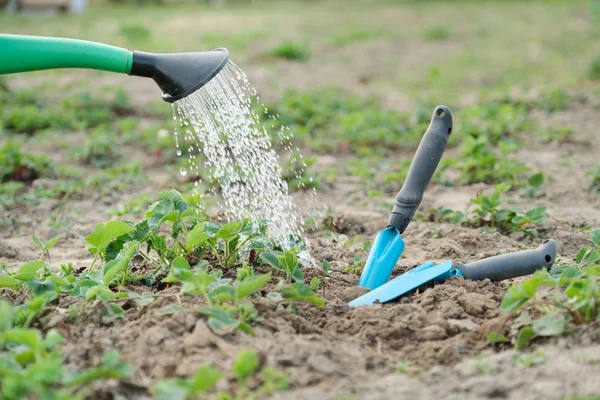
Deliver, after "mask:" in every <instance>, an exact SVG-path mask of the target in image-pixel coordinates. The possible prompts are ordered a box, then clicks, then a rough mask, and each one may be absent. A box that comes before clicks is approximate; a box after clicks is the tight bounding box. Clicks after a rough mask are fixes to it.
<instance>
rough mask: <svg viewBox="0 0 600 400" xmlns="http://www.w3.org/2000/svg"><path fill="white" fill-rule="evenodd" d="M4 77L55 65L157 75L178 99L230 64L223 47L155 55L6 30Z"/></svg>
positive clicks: (0, 43) (1, 45)
mask: <svg viewBox="0 0 600 400" xmlns="http://www.w3.org/2000/svg"><path fill="white" fill-rule="evenodd" d="M0 54H1V55H2V62H0V75H1V74H11V73H16V72H27V71H39V70H46V69H55V68H87V69H97V70H103V71H112V72H120V73H126V74H129V75H134V76H141V77H146V78H152V79H153V80H154V81H155V82H156V83H157V84H158V86H159V88H160V89H161V90H162V92H163V96H162V98H163V100H165V101H167V102H169V103H173V102H175V101H177V100H179V99H181V98H184V97H186V96H188V95H189V94H191V93H193V92H195V91H196V90H198V89H200V88H201V87H202V86H204V85H206V84H207V83H208V82H209V81H210V80H211V79H212V78H214V77H215V76H216V75H217V74H218V73H219V72H220V71H221V70H222V69H223V67H225V65H226V64H227V61H228V60H229V52H228V51H227V49H224V48H219V49H215V50H212V51H205V52H198V53H171V54H168V53H167V54H155V53H145V52H142V51H129V50H127V49H123V48H120V47H114V46H109V45H106V44H101V43H95V42H88V41H84V40H76V39H66V38H55V37H43V36H23V35H8V34H0Z"/></svg>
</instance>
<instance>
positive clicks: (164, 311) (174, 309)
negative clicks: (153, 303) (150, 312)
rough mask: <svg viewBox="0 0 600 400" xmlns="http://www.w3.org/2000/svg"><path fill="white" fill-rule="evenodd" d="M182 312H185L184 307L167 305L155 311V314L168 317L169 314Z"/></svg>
mask: <svg viewBox="0 0 600 400" xmlns="http://www.w3.org/2000/svg"><path fill="white" fill-rule="evenodd" d="M182 311H185V307H182V306H179V305H177V304H169V305H168V306H164V307H162V308H160V309H158V310H156V314H158V315H170V314H177V313H180V312H182Z"/></svg>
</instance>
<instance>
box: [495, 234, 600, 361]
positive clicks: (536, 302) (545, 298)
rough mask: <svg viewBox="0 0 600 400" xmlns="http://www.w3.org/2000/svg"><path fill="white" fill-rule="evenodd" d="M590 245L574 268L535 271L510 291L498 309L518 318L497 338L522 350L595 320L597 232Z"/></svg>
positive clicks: (598, 301)
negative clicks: (507, 339)
mask: <svg viewBox="0 0 600 400" xmlns="http://www.w3.org/2000/svg"><path fill="white" fill-rule="evenodd" d="M590 241H591V243H592V246H584V247H582V248H581V249H580V250H579V252H578V253H577V257H576V259H575V263H574V264H569V265H560V266H558V267H555V268H554V269H552V270H551V271H547V270H540V271H537V272H536V273H535V274H533V276H532V277H531V278H529V279H527V280H526V281H525V282H523V283H516V284H513V285H512V286H511V287H510V288H509V290H508V291H507V292H506V295H505V296H504V298H503V299H502V303H501V305H500V306H501V308H502V311H504V312H507V313H514V314H515V315H516V316H517V317H516V318H514V319H513V322H512V324H511V325H510V326H509V327H507V328H505V330H506V331H507V332H506V333H507V335H504V334H501V333H496V335H498V337H503V338H506V337H507V336H508V337H510V338H512V340H513V342H514V344H515V347H516V348H517V349H523V348H525V347H526V346H527V345H528V343H530V342H531V340H532V339H534V338H536V337H548V336H560V335H562V334H563V333H565V332H568V331H570V330H571V329H572V328H573V327H574V326H575V325H579V324H587V323H594V322H596V321H597V320H598V317H599V316H600V286H599V280H600V230H596V231H593V232H591V233H590ZM548 289H550V290H548ZM502 341H505V340H502ZM522 361H523V362H525V361H524V360H522Z"/></svg>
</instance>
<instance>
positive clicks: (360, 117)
mask: <svg viewBox="0 0 600 400" xmlns="http://www.w3.org/2000/svg"><path fill="white" fill-rule="evenodd" d="M262 111H263V110H260V111H257V112H258V114H259V115H261V116H262V117H263V119H264V121H265V122H266V126H267V128H269V129H270V130H271V131H272V136H273V137H274V140H275V142H277V141H278V140H279V139H278V137H279V135H281V132H282V129H289V130H290V131H292V132H293V134H294V138H293V140H294V141H295V142H296V143H297V144H302V145H307V146H310V147H311V149H313V150H314V151H316V152H321V153H322V152H331V151H334V152H355V153H360V152H364V153H372V151H369V149H371V148H373V147H377V148H378V149H381V150H382V151H387V152H389V151H392V150H394V149H398V148H406V149H408V148H410V149H412V148H413V147H414V144H415V142H418V140H419V139H420V137H421V135H422V134H423V132H425V129H426V128H427V125H428V123H429V121H426V122H420V121H419V122H417V123H414V122H412V119H413V118H412V117H413V116H412V115H411V114H404V113H399V112H397V111H394V110H390V109H385V108H383V107H382V106H380V104H379V102H378V101H376V100H375V99H374V98H365V97H360V96H351V95H346V94H344V93H343V92H341V91H340V90H338V89H333V88H325V89H319V90H313V91H307V92H298V91H293V90H288V91H286V92H285V93H284V95H283V96H282V97H281V99H280V100H279V101H278V102H277V103H275V104H270V105H267V111H266V113H265V112H262ZM284 127H285V128H284ZM284 133H285V131H284Z"/></svg>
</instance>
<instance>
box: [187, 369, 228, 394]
mask: <svg viewBox="0 0 600 400" xmlns="http://www.w3.org/2000/svg"><path fill="white" fill-rule="evenodd" d="M222 376H223V372H221V371H219V370H218V369H216V368H215V367H213V366H212V365H204V366H202V367H200V368H199V369H198V371H197V372H196V373H195V374H194V376H193V377H192V379H191V380H190V389H191V393H190V394H191V395H198V394H202V393H205V392H206V391H208V390H210V389H212V388H213V387H215V385H216V384H217V382H218V381H219V380H220V379H221V377H222Z"/></svg>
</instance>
